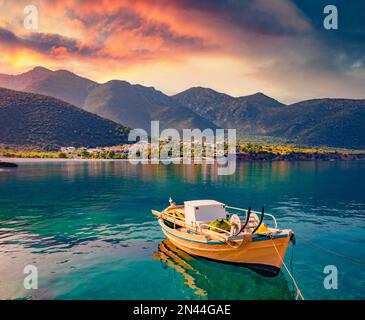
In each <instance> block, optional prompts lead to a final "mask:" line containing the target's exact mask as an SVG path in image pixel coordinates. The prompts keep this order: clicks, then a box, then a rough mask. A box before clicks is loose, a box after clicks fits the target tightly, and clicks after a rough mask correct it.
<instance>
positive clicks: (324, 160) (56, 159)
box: [0, 157, 365, 165]
mask: <svg viewBox="0 0 365 320" xmlns="http://www.w3.org/2000/svg"><path fill="white" fill-rule="evenodd" d="M1 161H2V162H13V163H29V162H79V163H83V162H129V163H131V164H149V165H151V164H163V162H162V160H160V161H159V162H158V163H150V162H148V163H140V160H138V162H137V161H133V160H129V159H61V158H6V157H0V162H1ZM236 161H237V162H255V163H274V162H348V161H365V157H364V158H360V159H352V158H350V159H256V160H255V159H251V160H250V159H242V158H239V157H237V158H236ZM217 162H218V159H209V160H207V159H203V160H201V161H196V162H194V161H192V162H191V163H183V162H182V161H181V162H180V163H175V162H173V160H172V161H171V163H170V164H186V165H189V164H191V165H198V164H216V163H217Z"/></svg>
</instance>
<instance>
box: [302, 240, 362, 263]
mask: <svg viewBox="0 0 365 320" xmlns="http://www.w3.org/2000/svg"><path fill="white" fill-rule="evenodd" d="M303 241H304V242H307V243H309V244H311V245H312V246H313V247H317V248H318V249H320V250H322V251H324V252H328V253H332V254H333V255H335V256H338V257H340V258H342V259H345V260H349V261H351V262H353V263H357V264H362V265H365V260H361V259H356V258H353V257H349V256H346V255H344V254H342V253H339V252H337V251H334V250H331V249H327V248H325V247H322V246H320V245H319V244H316V243H314V242H312V241H310V240H303Z"/></svg>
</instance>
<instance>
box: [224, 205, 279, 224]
mask: <svg viewBox="0 0 365 320" xmlns="http://www.w3.org/2000/svg"><path fill="white" fill-rule="evenodd" d="M226 208H227V209H232V210H237V211H242V212H244V213H245V214H246V217H247V213H248V210H247V209H243V208H237V207H230V206H226ZM251 213H255V214H257V215H261V214H262V213H261V212H258V211H253V210H251ZM264 216H268V217H270V218H271V219H272V220H273V221H274V225H275V226H274V228H275V229H277V228H278V222H277V221H276V218H275V216H274V215H272V214H270V213H266V212H265V213H264Z"/></svg>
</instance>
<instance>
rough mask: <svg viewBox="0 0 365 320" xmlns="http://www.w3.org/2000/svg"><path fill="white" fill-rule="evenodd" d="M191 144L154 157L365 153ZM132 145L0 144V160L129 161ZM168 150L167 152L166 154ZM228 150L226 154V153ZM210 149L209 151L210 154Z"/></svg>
mask: <svg viewBox="0 0 365 320" xmlns="http://www.w3.org/2000/svg"><path fill="white" fill-rule="evenodd" d="M190 146H191V144H187V143H185V142H180V144H178V145H176V144H175V145H173V146H171V145H167V142H160V144H159V145H158V150H159V151H158V152H157V154H158V156H162V154H165V157H166V155H167V157H173V158H174V157H175V158H176V155H177V157H181V158H182V157H183V156H184V155H186V153H184V152H185V151H186V150H185V149H186V148H187V147H189V148H190V149H189V150H190V153H191V156H192V158H194V156H196V157H197V158H198V157H199V155H201V158H203V159H204V158H209V159H212V158H213V159H215V158H218V157H222V156H225V155H227V154H228V152H230V153H232V150H233V152H234V151H235V156H236V158H237V159H239V160H244V161H316V160H322V161H334V160H365V150H348V149H334V148H310V147H296V146H290V145H284V146H277V145H255V144H252V143H238V144H236V146H235V147H234V146H233V148H232V147H231V148H228V146H227V145H224V146H220V147H218V146H217V145H214V144H207V143H202V144H199V143H198V144H196V143H194V144H193V147H190ZM135 147H136V145H135V144H124V145H120V146H110V147H95V148H87V147H79V148H77V147H73V146H68V147H57V148H54V147H53V148H52V150H47V148H39V147H32V146H9V145H0V157H3V158H43V159H44V158H48V159H113V160H127V159H130V158H131V154H133V152H131V151H132V150H131V148H135ZM153 147H154V146H152V145H151V144H150V143H148V144H146V145H145V147H144V151H143V152H147V156H146V154H145V155H144V156H145V157H148V158H151V153H150V152H151V149H152V148H153ZM167 149H169V150H168V151H166V150H167ZM228 149H229V150H230V151H228ZM212 150H213V151H212ZM139 156H140V151H138V152H137V157H136V156H135V155H134V157H135V158H138V157H139Z"/></svg>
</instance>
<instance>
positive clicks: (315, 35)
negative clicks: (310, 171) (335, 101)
mask: <svg viewBox="0 0 365 320" xmlns="http://www.w3.org/2000/svg"><path fill="white" fill-rule="evenodd" d="M29 4H33V5H35V6H36V7H37V9H38V29H36V30H27V29H26V28H25V27H24V23H23V22H24V18H25V17H26V14H24V7H25V6H26V5H29ZM327 4H333V5H336V7H337V9H338V21H339V28H338V30H326V29H325V28H324V27H323V19H324V18H325V16H326V15H325V14H324V13H323V9H324V7H325V6H326V5H327ZM35 66H43V67H47V68H49V69H52V70H57V69H67V70H70V71H73V72H75V73H77V74H79V75H81V76H85V77H88V78H90V79H92V80H95V81H98V82H101V83H102V82H106V81H108V80H112V79H120V80H126V81H129V82H131V83H139V84H143V85H147V86H153V87H155V88H157V89H159V90H161V91H163V92H165V93H167V94H175V93H178V92H181V91H183V90H186V89H188V88H190V87H195V86H202V87H210V88H212V89H215V90H217V91H220V92H224V93H227V94H230V95H233V96H243V95H248V94H253V93H256V92H263V93H265V94H267V95H269V96H272V97H274V98H275V99H278V100H280V101H282V102H284V103H293V102H297V101H301V100H306V99H312V98H325V97H341V98H365V1H362V0H352V1H345V0H331V1H322V0H199V1H195V0H159V1H157V0H144V1H139V0H133V1H128V0H119V1H106V0H83V1H81V0H62V1H61V0H49V1H48V0H26V1H23V0H19V1H13V0H0V73H7V74H18V73H22V72H25V71H28V70H29V69H32V68H33V67H35Z"/></svg>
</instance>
